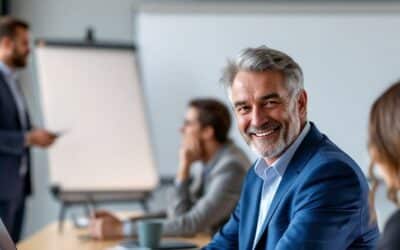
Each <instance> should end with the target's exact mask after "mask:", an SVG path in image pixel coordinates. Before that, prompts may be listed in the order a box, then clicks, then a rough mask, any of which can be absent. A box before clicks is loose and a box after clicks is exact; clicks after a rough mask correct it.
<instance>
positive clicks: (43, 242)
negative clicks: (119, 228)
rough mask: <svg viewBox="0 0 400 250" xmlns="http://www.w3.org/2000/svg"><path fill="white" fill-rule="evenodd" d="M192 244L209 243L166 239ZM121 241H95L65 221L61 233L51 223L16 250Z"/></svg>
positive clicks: (99, 247) (63, 249) (94, 249)
mask: <svg viewBox="0 0 400 250" xmlns="http://www.w3.org/2000/svg"><path fill="white" fill-rule="evenodd" d="M167 239H174V240H178V241H186V242H190V243H194V244H196V245H197V246H199V247H201V246H204V245H205V244H207V242H209V241H210V236H209V235H208V234H199V235H197V236H195V237H191V238H184V237H177V238H167ZM121 240H123V239H112V240H95V239H92V238H90V237H89V234H88V231H87V230H86V229H77V228H75V227H74V225H73V224H72V223H71V222H69V221H66V222H65V223H64V227H63V231H62V232H59V230H58V223H57V222H53V223H51V224H49V225H47V226H46V227H44V228H43V229H42V230H40V231H39V232H37V233H35V234H33V235H32V236H30V237H28V238H26V239H24V240H23V241H21V242H20V243H18V245H17V248H18V250H78V249H79V250H106V249H109V248H113V247H114V246H117V245H118V243H119V242H121Z"/></svg>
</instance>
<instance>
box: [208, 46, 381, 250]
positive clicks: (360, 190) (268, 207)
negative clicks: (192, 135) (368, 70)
mask: <svg viewBox="0 0 400 250" xmlns="http://www.w3.org/2000/svg"><path fill="white" fill-rule="evenodd" d="M222 82H223V83H224V84H225V86H226V89H227V91H228V94H229V98H230V100H231V102H232V105H233V108H234V112H235V115H236V120H237V123H238V127H239V129H240V132H241V134H242V136H243V137H244V139H245V140H246V142H247V143H248V144H249V146H250V147H251V148H252V149H253V150H254V151H255V152H256V153H257V154H258V155H259V158H258V159H257V160H256V161H255V163H254V164H253V166H252V169H251V170H250V171H249V172H248V174H247V177H246V179H245V183H244V186H243V189H242V193H241V197H240V201H239V203H238V205H237V206H236V208H235V211H234V212H233V213H232V215H231V218H230V220H229V221H228V222H227V224H225V226H224V227H223V228H222V229H221V230H220V231H219V232H218V234H217V235H216V236H215V237H214V239H213V240H212V242H211V243H210V244H209V245H208V246H205V247H204V249H246V250H247V249H268V250H290V249H293V250H299V249H305V250H309V249H319V250H330V249H332V250H338V249H374V248H375V244H376V241H377V238H378V236H379V232H378V229H377V226H376V223H375V222H371V220H370V217H369V214H370V213H369V211H368V208H369V207H368V184H367V181H366V179H365V177H364V175H363V173H362V171H361V169H360V167H359V166H358V165H357V164H356V163H355V162H354V161H353V160H352V159H351V158H350V157H349V156H348V155H347V154H346V153H344V152H343V151H342V150H340V149H339V148H338V147H337V146H336V145H335V144H334V143H333V142H331V141H330V140H329V139H328V138H327V137H326V136H325V135H324V134H322V133H321V132H319V130H318V129H317V128H316V126H315V125H314V124H313V123H312V122H310V121H308V120H307V93H306V91H305V89H304V86H303V73H302V70H301V68H300V66H299V65H298V64H297V63H296V62H295V61H294V60H293V59H292V58H291V57H289V56H288V55H286V54H285V53H283V52H281V51H277V50H273V49H270V48H268V47H265V46H261V47H258V48H248V49H245V50H243V51H242V52H241V53H240V54H239V55H238V57H237V58H236V60H234V61H230V62H229V63H228V65H227V66H226V68H225V71H224V74H223V77H222Z"/></svg>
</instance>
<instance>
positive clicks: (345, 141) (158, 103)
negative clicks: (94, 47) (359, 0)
mask: <svg viewBox="0 0 400 250" xmlns="http://www.w3.org/2000/svg"><path fill="white" fill-rule="evenodd" d="M134 2H135V1H133V0H118V1H106V0H85V1H78V0H30V1H26V0H13V9H14V13H15V14H16V15H17V16H19V17H22V18H24V19H26V20H27V21H29V22H30V23H31V25H32V31H33V33H34V35H35V36H36V37H49V38H74V39H75V38H81V37H83V33H84V30H85V28H86V27H88V26H93V27H94V28H95V30H96V32H97V37H98V38H99V39H105V40H116V41H126V42H129V41H133V40H134V37H133V36H134V34H136V33H134V28H138V34H141V37H135V40H137V41H138V45H139V50H140V53H141V59H142V60H141V62H142V70H143V79H144V87H145V91H146V97H147V98H148V101H149V111H150V113H151V117H150V120H151V122H152V124H151V129H152V131H153V133H154V142H155V147H156V153H157V160H158V161H159V162H160V171H161V173H173V172H174V171H175V166H176V160H177V157H176V150H177V148H178V144H179V134H178V131H177V129H178V127H179V126H180V123H181V120H182V117H183V111H184V109H185V104H186V101H187V100H188V99H189V98H190V97H193V96H200V95H215V96H218V97H221V98H224V100H226V97H225V95H224V93H223V89H222V88H221V87H219V86H218V85H217V79H218V77H219V75H218V74H219V70H220V69H221V67H222V65H223V63H224V60H225V59H226V57H228V56H233V55H234V54H235V53H237V51H238V50H239V49H241V48H242V47H244V46H256V45H259V44H261V43H267V45H270V46H272V47H276V48H280V49H283V50H286V51H288V52H289V53H290V54H292V55H293V56H294V57H295V58H296V59H298V61H299V62H300V64H301V65H302V66H303V68H304V71H305V77H306V87H307V86H309V87H311V89H310V93H309V94H310V118H311V119H312V120H316V121H317V122H318V124H319V125H320V127H321V128H322V129H323V131H324V132H326V133H327V134H330V135H333V136H332V137H333V139H334V140H335V141H337V142H338V144H339V145H341V146H342V147H343V148H344V149H345V150H346V151H348V152H349V153H350V154H352V155H355V158H356V160H357V161H358V162H359V163H360V164H361V165H365V164H366V163H367V161H368V158H367V156H366V152H365V133H366V117H367V110H368V106H369V104H370V102H371V101H372V100H371V98H374V97H375V96H376V95H377V94H378V92H379V91H380V90H382V89H383V88H384V87H386V86H387V84H389V83H390V82H391V81H393V80H395V79H396V78H397V77H399V76H398V75H396V74H398V72H397V71H396V70H397V69H398V68H399V66H400V65H399V64H396V65H385V61H383V62H382V61H375V60H374V55H377V56H382V55H381V53H384V54H385V55H386V54H387V55H388V57H390V58H391V60H395V59H396V56H398V54H397V53H391V51H392V50H391V48H380V47H375V46H374V44H373V43H372V47H371V48H370V50H365V49H366V48H365V47H363V44H364V42H367V41H365V40H364V39H365V38H364V37H362V36H356V35H353V31H354V32H355V31H357V30H359V29H360V28H361V29H363V30H364V32H365V33H363V34H376V37H375V39H376V41H377V42H378V43H379V42H381V41H382V40H385V39H387V42H388V44H390V46H393V49H395V50H396V52H397V51H398V50H397V49H398V44H399V40H400V35H397V33H392V32H391V30H392V29H393V30H396V29H397V28H398V27H399V18H397V17H396V15H395V14H397V13H398V12H397V11H398V10H399V6H397V5H395V8H392V6H386V7H383V8H382V7H381V6H374V5H365V4H363V5H362V6H357V5H352V6H347V5H345V6H343V5H341V6H337V5H334V6H333V8H331V7H332V6H328V8H327V7H321V6H315V5H308V6H306V7H304V6H305V5H304V6H303V5H297V7H296V8H297V10H296V8H295V10H294V12H295V13H296V11H297V12H298V13H306V14H308V13H314V14H315V19H313V18H311V19H307V17H305V18H303V21H305V24H306V25H307V27H305V29H306V32H312V31H321V32H322V33H321V34H324V37H320V38H321V40H320V41H319V40H316V41H311V43H309V41H310V40H309V39H304V37H302V36H303V35H304V34H303V33H302V31H301V30H291V32H287V31H286V30H284V29H282V34H283V35H282V36H280V37H274V38H271V39H266V36H265V35H263V34H262V33H263V25H264V24H265V22H266V21H273V23H274V24H276V25H275V26H274V27H270V28H271V29H273V30H274V32H278V31H280V26H279V15H275V16H274V15H272V19H271V18H269V19H268V16H269V17H271V13H273V12H274V10H275V11H278V12H280V13H286V14H287V13H291V12H293V9H292V8H288V7H287V6H285V5H282V4H280V5H279V4H278V5H260V4H259V5H254V6H253V7H252V6H250V7H243V5H239V4H237V6H236V7H235V6H233V5H229V4H228V5H229V6H228V5H223V4H217V5H213V4H204V5H202V4H199V5H198V6H197V7H192V8H190V9H187V8H182V6H183V5H179V4H177V5H174V6H172V7H171V5H168V4H167V5H164V6H163V7H162V8H161V9H162V10H163V11H164V13H166V15H158V14H157V13H160V11H159V10H160V8H159V6H155V7H154V6H152V7H151V8H144V10H145V12H146V13H147V12H148V13H155V16H156V18H155V19H154V18H153V19H140V18H143V17H146V16H142V17H141V16H139V19H135V18H133V15H132V13H133V12H132V11H133V8H132V6H133V3H134ZM232 6H233V7H232ZM350 7H351V8H350ZM361 7H362V9H363V10H361V13H360V12H359V11H358V9H361ZM182 9H183V10H182ZM199 9H200V11H198V10H199ZM349 10H350V11H349ZM163 11H161V12H163ZM221 11H222V13H223V12H224V11H225V12H226V13H225V14H226V16H225V18H222V19H220V14H221ZM352 11H353V12H354V11H355V12H359V13H358V14H357V15H355V16H357V18H355V19H354V20H352V15H353V14H354V13H353V14H352ZM196 12H197V14H199V13H200V15H196ZM375 12H378V17H377V19H376V25H372V26H370V25H369V26H363V23H362V22H363V18H365V20H367V21H368V22H369V23H370V24H371V23H372V24H373V23H374V20H373V19H372V20H371V18H369V16H370V14H371V13H372V14H376V13H375ZM386 12H391V13H392V14H389V15H393V22H392V23H390V22H389V23H385V25H387V24H388V25H389V26H387V27H386V26H385V27H383V28H384V29H382V26H381V25H379V23H380V20H381V18H380V17H379V15H383V16H385V15H386ZM171 13H172V15H175V14H176V13H178V14H179V13H180V14H179V15H178V18H175V19H168V15H171ZM182 13H184V14H183V15H181V14H182ZM185 13H186V14H185ZM187 13H194V14H195V15H189V14H187ZM218 13H219V14H218ZM238 13H239V15H237V14H238ZM249 13H251V14H249ZM346 13H347V14H346ZM393 13H395V14H393ZM342 14H346V15H345V16H346V18H345V21H343V22H345V23H341V21H339V26H340V27H343V28H344V30H340V29H336V25H337V24H338V23H337V21H338V19H337V17H338V16H340V15H342ZM151 15H152V14H150V16H151ZM326 15H327V16H328V19H329V16H331V17H332V16H333V19H332V21H331V22H329V21H328V23H326V22H325V21H326V19H324V18H325V17H326ZM157 16H159V17H157ZM147 17H148V16H147ZM238 17H243V20H244V23H243V24H240V22H239V25H236V26H235V25H232V23H231V21H232V20H233V21H234V22H235V23H236V24H238ZM297 17H299V16H297ZM360 17H361V19H360ZM274 18H275V19H274ZM300 19H301V15H300ZM146 20H147V21H146ZM221 20H222V22H221ZM324 20H325V21H324ZM134 21H135V22H136V23H135V24H136V25H138V26H137V27H136V26H135V25H134ZM143 21H145V22H143ZM164 21H165V23H163V22H164ZM320 21H323V22H324V23H325V25H326V24H327V25H328V26H322V25H320ZM353 21H354V22H353ZM174 22H176V23H174ZM215 23H219V25H214V24H215ZM248 24H256V25H255V26H254V25H253V26H250V25H248ZM160 25H161V26H160ZM285 25H286V26H285V27H287V25H289V23H287V22H286V23H285ZM195 29H196V30H197V31H200V34H209V35H210V36H207V37H202V36H197V37H196V36H195V33H196V32H194V30H195ZM204 29H207V30H204ZM307 29H308V31H307ZM207 32H208V33H207ZM238 32H240V34H241V35H240V36H239V35H238ZM343 32H344V33H343ZM369 32H371V33H369ZM189 35H190V36H189ZM249 37H255V39H254V41H252V42H250V43H249V42H248V41H249V40H248V38H249ZM336 37H338V38H339V40H338V41H339V43H340V44H338V43H337V40H336ZM221 39H222V40H221ZM317 39H318V38H317ZM266 40H268V41H266ZM287 40H290V41H293V40H298V41H299V43H298V48H294V47H291V45H290V44H292V43H290V42H288V41H287ZM186 41H187V42H188V43H186ZM196 41H198V46H197V48H196V51H192V52H191V53H192V54H189V53H188V52H187V50H185V46H187V45H188V44H189V45H188V48H192V47H191V46H193V45H194V44H196V43H195V42H196ZM226 41H228V42H227V43H226ZM229 41H232V43H230V42H229ZM223 42H225V43H223ZM322 42H323V43H331V44H332V45H333V46H332V48H335V49H336V48H343V49H342V50H340V51H336V50H334V49H332V51H329V53H327V51H324V50H323V49H325V48H326V44H322V45H321V44H320V43H322ZM358 44H360V45H361V47H360V48H359V49H357V48H358ZM347 45H350V47H347ZM314 46H316V47H315V48H314ZM335 46H336V47H335ZM337 46H339V47H337ZM205 47H206V48H208V49H207V50H204V48H205ZM221 48H222V49H221ZM302 48H304V50H302ZM346 48H355V50H347V49H346ZM153 49H155V50H153ZM310 51H311V52H312V53H311V54H310V53H309V52H310ZM326 53H327V54H326ZM365 53H370V54H365ZM324 55H325V56H326V55H331V56H333V57H334V59H332V60H330V58H326V57H324ZM355 55H357V56H360V58H362V60H370V61H371V64H370V66H369V67H368V68H359V67H357V65H354V66H355V67H354V68H353V69H352V68H346V67H342V66H341V65H337V64H336V63H335V64H334V63H333V62H338V61H340V60H343V62H344V63H349V62H351V60H352V59H354V57H355ZM368 55H372V56H368ZM210 58H211V60H209V59H210ZM158 59H159V60H158ZM157 60H158V61H157ZM318 63H319V64H321V67H325V68H324V70H323V71H322V72H317V71H315V68H314V65H316V64H318ZM153 67H154V68H153ZM381 67H382V68H381ZM330 68H332V70H330ZM196 69H200V70H199V71H197V70H196ZM204 69H210V70H206V71H204ZM382 69H384V70H382ZM32 73H33V72H32V70H31V68H29V69H28V71H27V72H26V73H25V74H24V75H23V78H24V79H25V82H26V84H27V91H28V93H30V97H31V98H30V102H31V106H32V107H33V112H34V114H35V121H36V123H37V124H40V112H39V110H40V109H39V107H40V104H39V102H38V100H37V98H36V94H35V91H34V90H33V89H32V86H34V85H33V84H32V81H31V76H32V75H31V74H32ZM382 74H384V75H382ZM366 75H368V76H369V77H370V78H369V79H370V81H367V82H368V83H367V82H365V83H364V82H359V81H358V80H359V77H365V76H366ZM321 79H327V80H326V81H325V80H321ZM328 79H329V80H328ZM363 79H364V78H363ZM354 82H356V83H357V85H356V86H357V87H354V86H355V85H353V83H354ZM369 82H371V83H372V85H370V84H369ZM157 90H158V91H157ZM358 97H362V98H361V99H359V98H358ZM360 100H361V101H360ZM338 107H339V108H338ZM353 114H354V116H353ZM321 117H324V118H321ZM357 117H360V119H359V120H357V119H356V118H357ZM234 137H235V138H236V139H238V140H239V135H238V133H237V132H235V133H234ZM242 145H243V143H242ZM35 156H36V157H35V169H34V181H35V183H34V185H35V189H36V193H35V195H34V196H33V199H32V200H31V201H30V202H29V206H28V213H27V220H26V222H27V223H26V233H27V234H30V233H32V232H34V231H36V230H38V229H39V228H41V227H42V226H43V225H44V224H47V223H48V222H50V221H54V220H55V219H56V214H57V212H58V205H57V203H55V202H54V201H53V199H52V198H51V197H50V195H49V193H48V180H49V178H48V170H47V163H46V156H45V153H44V152H43V151H36V152H35ZM382 197H383V196H382ZM381 204H383V203H381ZM384 204H386V203H384ZM383 209H384V211H385V212H384V215H383V216H382V218H386V217H387V214H388V213H389V212H390V211H391V210H392V209H393V207H390V206H386V205H384V208H383Z"/></svg>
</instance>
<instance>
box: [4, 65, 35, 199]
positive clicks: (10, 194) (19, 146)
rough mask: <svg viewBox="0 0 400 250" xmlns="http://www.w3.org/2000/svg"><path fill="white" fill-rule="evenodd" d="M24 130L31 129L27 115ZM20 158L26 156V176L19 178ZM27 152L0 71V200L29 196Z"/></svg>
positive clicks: (12, 101) (14, 105)
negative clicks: (26, 123) (22, 195)
mask: <svg viewBox="0 0 400 250" xmlns="http://www.w3.org/2000/svg"><path fill="white" fill-rule="evenodd" d="M26 116H27V121H28V129H30V128H31V125H30V122H29V117H28V114H26ZM23 155H26V156H27V160H28V162H27V164H28V172H27V174H26V175H25V177H24V178H22V177H21V175H20V174H19V171H20V164H21V159H22V157H23ZM30 163H31V159H30V153H29V148H27V147H25V146H24V132H23V130H22V126H21V122H20V119H19V116H18V110H17V106H16V103H15V100H14V97H13V95H12V93H11V90H10V88H9V86H8V84H7V82H6V79H5V77H4V75H3V73H2V72H1V71H0V200H10V199H14V198H15V197H17V196H20V195H21V192H22V193H23V194H24V195H29V194H30V193H31V188H32V187H31V171H30V165H31V164H30Z"/></svg>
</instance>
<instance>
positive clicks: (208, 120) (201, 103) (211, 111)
mask: <svg viewBox="0 0 400 250" xmlns="http://www.w3.org/2000/svg"><path fill="white" fill-rule="evenodd" d="M189 107H193V108H196V110H197V111H198V112H199V117H198V120H199V122H200V124H201V126H202V127H206V126H211V127H212V128H213V129H214V136H215V139H216V140H217V141H218V142H220V143H224V142H226V141H227V140H228V132H229V128H230V127H231V116H230V114H229V110H228V108H227V107H226V106H225V104H223V103H222V102H220V101H218V100H216V99H213V98H196V99H193V100H191V101H190V102H189Z"/></svg>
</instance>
